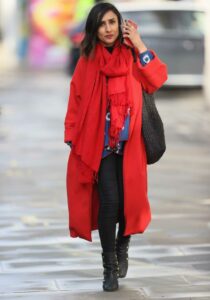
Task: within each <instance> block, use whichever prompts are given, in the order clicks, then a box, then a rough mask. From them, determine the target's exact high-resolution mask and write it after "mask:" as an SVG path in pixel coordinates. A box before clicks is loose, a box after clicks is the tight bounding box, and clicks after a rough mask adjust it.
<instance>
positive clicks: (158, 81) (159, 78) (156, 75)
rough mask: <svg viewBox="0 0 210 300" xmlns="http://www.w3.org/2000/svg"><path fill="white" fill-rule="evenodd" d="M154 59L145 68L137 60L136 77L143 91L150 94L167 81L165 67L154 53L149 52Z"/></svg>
mask: <svg viewBox="0 0 210 300" xmlns="http://www.w3.org/2000/svg"><path fill="white" fill-rule="evenodd" d="M150 51H151V52H152V54H153V55H154V58H153V59H152V60H151V61H150V62H149V63H148V64H147V65H145V66H142V64H141V63H140V61H139V60H137V62H136V65H137V76H138V79H139V80H140V82H141V84H142V87H143V89H144V90H145V91H146V92H147V93H149V94H152V93H154V92H155V91H157V90H158V89H159V88H160V87H161V86H162V85H163V84H164V82H165V81H166V80H167V79H168V74H167V65H166V64H165V63H164V62H163V61H161V60H160V59H159V57H158V56H157V54H156V53H155V51H153V50H150Z"/></svg>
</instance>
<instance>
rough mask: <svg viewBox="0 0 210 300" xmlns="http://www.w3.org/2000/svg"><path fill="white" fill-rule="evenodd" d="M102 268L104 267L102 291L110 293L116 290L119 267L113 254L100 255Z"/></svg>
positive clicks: (104, 253)
mask: <svg viewBox="0 0 210 300" xmlns="http://www.w3.org/2000/svg"><path fill="white" fill-rule="evenodd" d="M102 260H103V267H104V272H103V275H104V281H103V289H104V291H108V292H112V291H115V290H117V289H118V276H119V273H118V271H119V267H118V263H117V256H116V253H115V252H103V253H102Z"/></svg>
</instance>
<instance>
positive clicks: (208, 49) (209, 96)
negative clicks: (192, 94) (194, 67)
mask: <svg viewBox="0 0 210 300" xmlns="http://www.w3.org/2000/svg"><path fill="white" fill-rule="evenodd" d="M205 4H206V8H207V12H206V20H205V64H204V75H205V77H204V94H205V98H206V101H207V104H208V106H210V31H209V28H210V1H209V0H206V1H205Z"/></svg>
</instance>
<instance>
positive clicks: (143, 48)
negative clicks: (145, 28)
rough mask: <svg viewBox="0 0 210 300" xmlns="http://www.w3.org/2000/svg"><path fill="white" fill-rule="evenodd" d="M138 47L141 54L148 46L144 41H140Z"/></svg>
mask: <svg viewBox="0 0 210 300" xmlns="http://www.w3.org/2000/svg"><path fill="white" fill-rule="evenodd" d="M136 49H137V50H138V52H139V54H141V53H143V52H145V51H147V50H148V49H147V47H146V45H145V44H144V43H143V42H142V43H139V44H138V45H137V46H136Z"/></svg>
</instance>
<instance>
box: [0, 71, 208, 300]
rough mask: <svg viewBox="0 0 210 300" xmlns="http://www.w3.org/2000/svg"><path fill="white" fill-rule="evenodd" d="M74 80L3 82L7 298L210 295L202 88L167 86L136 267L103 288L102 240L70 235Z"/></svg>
mask: <svg viewBox="0 0 210 300" xmlns="http://www.w3.org/2000/svg"><path fill="white" fill-rule="evenodd" d="M68 92H69V78H68V77H67V76H66V75H65V74H63V73H61V72H50V71H49V72H39V71H36V72H35V71H34V72H31V71H19V72H14V73H12V72H10V73H5V74H1V80H0V144H1V148H0V157H1V158H0V185H1V189H0V299H5V300H6V299H10V300H11V299H21V300H22V299H23V300H29V299H30V300H37V299H39V300H49V299H50V300H64V299H65V300H66V299H68V300H69V299H70V300H79V299H86V300H88V299H91V300H93V299H121V300H124V299H126V300H127V299H133V300H138V299H140V300H141V299H179V300H181V299H185V300H186V299H197V300H198V299H202V300H207V299H210V184H209V183H210V180H209V179H210V111H209V109H208V107H207V106H206V104H205V101H204V99H203V93H202V90H189V91H186V90H180V91H179V90H161V91H160V92H158V93H157V95H156V101H157V106H158V109H159V111H160V114H161V116H162V119H163V121H164V124H165V132H166V142H167V152H166V153H165V155H164V157H163V158H162V159H161V161H160V162H159V163H157V164H155V165H152V166H149V167H148V172H149V173H148V174H149V176H148V177H149V178H148V179H149V199H150V205H151V210H152V221H151V223H150V225H149V227H148V228H147V230H146V231H145V233H144V234H136V235H133V236H132V240H131V246H130V249H129V256H130V260H129V271H128V275H127V277H126V278H124V279H120V281H119V284H120V289H119V290H118V291H117V292H114V293H105V292H103V291H102V271H103V270H102V263H101V247H100V241H99V236H98V232H97V231H94V232H93V242H92V243H90V242H88V241H85V240H82V239H79V238H77V239H73V238H70V237H69V232H68V215H67V199H66V190H65V176H66V164H67V159H68V155H69V148H68V146H66V145H65V144H64V143H63V121H64V115H65V111H66V105H67V98H68Z"/></svg>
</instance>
